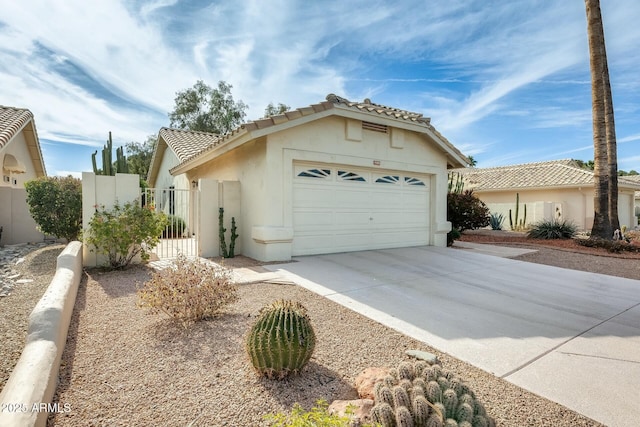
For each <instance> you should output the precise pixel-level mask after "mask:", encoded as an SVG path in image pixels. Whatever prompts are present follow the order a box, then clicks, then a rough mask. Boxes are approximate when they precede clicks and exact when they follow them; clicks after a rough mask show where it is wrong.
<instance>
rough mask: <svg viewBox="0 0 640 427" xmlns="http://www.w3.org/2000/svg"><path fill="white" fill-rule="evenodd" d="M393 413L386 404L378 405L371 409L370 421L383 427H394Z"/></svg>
mask: <svg viewBox="0 0 640 427" xmlns="http://www.w3.org/2000/svg"><path fill="white" fill-rule="evenodd" d="M395 418H396V417H395V413H394V411H393V408H392V407H391V405H389V404H388V403H379V404H377V405H376V406H374V407H373V409H371V420H372V421H373V422H374V423H376V424H380V425H382V426H383V427H394V425H395V421H396V420H395Z"/></svg>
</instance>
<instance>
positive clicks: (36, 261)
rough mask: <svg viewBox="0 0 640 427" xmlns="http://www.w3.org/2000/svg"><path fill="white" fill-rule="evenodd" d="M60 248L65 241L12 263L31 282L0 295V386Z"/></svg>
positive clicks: (16, 356) (15, 358) (21, 343)
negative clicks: (16, 263) (3, 295)
mask: <svg viewBox="0 0 640 427" xmlns="http://www.w3.org/2000/svg"><path fill="white" fill-rule="evenodd" d="M62 249H64V245H52V246H48V247H46V248H43V249H39V250H36V251H33V252H31V253H29V254H28V255H26V256H25V257H24V262H22V263H20V264H19V265H16V266H14V267H13V270H15V271H16V272H17V273H19V274H20V279H25V280H32V282H29V283H21V284H17V285H15V287H14V288H13V289H12V290H11V294H10V295H9V296H5V297H2V298H0V390H1V389H2V388H3V387H4V385H5V383H6V382H7V380H8V379H9V375H10V374H11V371H12V370H13V367H14V366H15V365H16V363H17V362H18V359H19V358H20V354H21V353H22V349H23V348H24V343H25V338H26V336H27V326H28V320H29V314H31V311H32V310H33V308H34V307H35V306H36V304H37V303H38V301H39V300H40V298H42V295H43V294H44V291H45V290H46V289H47V286H49V283H50V282H51V279H52V278H53V275H54V274H55V266H56V258H57V257H58V255H59V254H60V252H62ZM0 250H1V249H0Z"/></svg>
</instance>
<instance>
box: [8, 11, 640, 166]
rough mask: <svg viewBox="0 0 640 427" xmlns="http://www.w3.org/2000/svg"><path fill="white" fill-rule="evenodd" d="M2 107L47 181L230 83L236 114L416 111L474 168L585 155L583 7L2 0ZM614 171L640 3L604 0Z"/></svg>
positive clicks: (636, 59)
mask: <svg viewBox="0 0 640 427" xmlns="http://www.w3.org/2000/svg"><path fill="white" fill-rule="evenodd" d="M0 10H2V14H1V15H0V82H1V83H0V105H9V106H14V107H23V108H29V109H30V110H31V111H32V112H33V113H34V115H35V119H36V126H37V129H38V134H39V136H40V141H41V144H42V149H43V152H44V158H45V163H46V167H47V172H48V173H49V175H66V174H68V173H73V174H74V175H78V174H79V172H81V171H85V170H91V153H92V152H93V151H95V150H96V149H99V148H100V147H102V145H103V144H104V143H105V141H106V138H107V135H108V132H109V131H112V132H113V137H114V143H115V145H122V144H124V143H127V142H130V141H138V142H142V141H144V140H145V139H146V138H147V136H148V135H151V134H157V132H158V130H159V129H160V128H161V127H162V126H168V124H169V119H168V116H167V114H168V112H169V111H171V110H172V108H173V105H174V99H175V94H176V92H177V91H180V90H183V89H186V88H188V87H191V86H192V85H193V84H194V83H195V82H196V81H197V80H199V79H201V80H204V81H205V82H206V83H208V84H209V85H211V86H215V85H216V84H217V82H218V81H219V80H224V81H226V82H228V83H230V84H231V85H232V86H233V89H232V93H233V96H234V98H235V99H236V100H242V101H244V102H245V103H246V104H248V105H249V107H250V109H249V111H248V115H247V118H248V119H257V118H259V117H261V115H262V113H263V111H264V108H265V106H266V105H267V104H268V103H269V102H274V103H278V102H282V103H285V104H287V105H289V106H291V107H293V108H297V107H303V106H307V105H309V104H312V103H316V102H319V101H322V100H324V98H325V96H326V95H327V94H329V93H335V94H337V95H340V96H343V97H346V98H348V99H351V100H362V99H364V98H371V100H372V101H373V102H375V103H379V104H384V105H389V106H393V107H398V108H404V109H407V110H411V111H417V112H421V113H423V114H424V115H425V116H428V117H431V118H432V123H433V124H434V125H435V126H436V128H437V129H438V130H439V131H440V132H441V133H442V134H444V135H445V136H446V137H447V138H448V139H449V140H450V141H451V142H452V143H453V144H454V145H456V146H457V147H458V148H459V149H460V150H461V151H463V152H464V153H465V154H467V155H472V156H474V158H475V159H476V160H477V161H478V166H479V167H489V166H499V165H506V164H514V163H526V162H531V161H544V160H552V159H563V158H576V159H582V160H589V159H592V158H593V145H592V129H591V92H590V90H591V88H590V76H589V60H588V45H587V38H586V17H585V10H584V2H583V1H581V0H573V1H558V0H517V1H510V2H506V1H502V0H431V1H412V0H406V1H402V2H388V1H373V0H367V1H360V0H344V1H322V2H320V1H318V2H313V1H287V0H276V1H269V2H266V1H261V0H254V1H240V0H228V1H227V0H221V1H198V0H184V1H177V0H151V1H146V0H130V1H124V0H92V1H86V0H64V1H62V0H59V1H42V0H21V1H19V2H18V1H15V0H0ZM602 13H603V17H604V25H605V36H606V40H607V54H608V58H609V68H610V74H611V82H612V90H613V96H614V107H615V113H616V130H617V136H618V165H619V168H620V169H625V170H630V169H636V170H639V171H640V150H638V148H637V147H638V143H639V142H640V49H639V46H640V25H639V24H638V23H639V22H640V2H638V1H637V0H607V1H603V2H602Z"/></svg>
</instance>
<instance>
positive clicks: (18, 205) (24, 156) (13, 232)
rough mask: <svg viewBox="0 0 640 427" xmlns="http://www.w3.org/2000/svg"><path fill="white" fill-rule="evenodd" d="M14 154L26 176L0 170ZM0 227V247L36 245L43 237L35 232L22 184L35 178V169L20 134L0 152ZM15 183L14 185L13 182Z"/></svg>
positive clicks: (34, 223) (35, 226)
mask: <svg viewBox="0 0 640 427" xmlns="http://www.w3.org/2000/svg"><path fill="white" fill-rule="evenodd" d="M7 154H11V155H13V156H14V157H15V158H16V159H18V160H19V161H21V162H22V163H23V164H24V165H25V168H26V172H25V173H20V174H18V173H10V172H9V171H6V170H4V169H3V168H2V165H3V164H4V157H5V155H7ZM0 171H1V172H2V180H1V181H0V188H1V189H2V190H3V191H0V206H2V207H3V208H2V209H0V226H2V227H3V230H4V231H3V233H2V238H1V239H0V244H8V245H10V244H16V243H27V242H39V241H42V240H43V239H44V234H42V233H41V232H39V231H38V229H37V225H36V222H35V221H34V220H33V217H32V216H31V213H30V212H29V205H28V204H27V201H26V200H27V193H26V191H25V189H24V184H25V182H27V181H31V180H33V179H36V178H37V174H36V170H35V168H34V166H33V162H32V161H31V156H30V154H29V149H28V148H27V142H26V140H25V138H24V134H23V133H22V132H19V133H18V134H17V135H16V136H15V137H14V138H13V139H12V140H11V141H10V142H9V143H8V144H7V145H5V146H4V147H3V148H2V149H0ZM14 181H15V183H14Z"/></svg>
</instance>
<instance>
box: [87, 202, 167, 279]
mask: <svg viewBox="0 0 640 427" xmlns="http://www.w3.org/2000/svg"><path fill="white" fill-rule="evenodd" d="M166 222H167V218H166V216H165V215H164V214H163V213H161V212H154V211H153V210H152V209H147V208H143V207H141V206H140V204H139V203H138V202H137V201H134V202H129V203H125V205H124V206H120V205H119V204H118V203H116V204H115V205H114V207H113V208H112V209H105V207H104V206H96V212H95V213H94V214H93V217H92V218H91V221H89V228H88V230H87V231H86V233H85V235H84V237H85V242H86V243H87V244H88V245H90V246H93V247H94V249H92V251H93V250H95V251H96V253H98V254H103V255H106V256H107V258H108V263H109V267H111V268H114V269H120V268H124V267H126V266H127V265H129V263H131V261H132V260H133V258H134V257H135V256H136V255H140V257H141V258H142V260H143V261H147V260H148V259H149V250H151V249H152V248H154V247H155V246H156V245H157V244H158V242H159V241H160V237H159V236H160V234H161V233H162V230H164V228H165V225H166Z"/></svg>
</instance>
